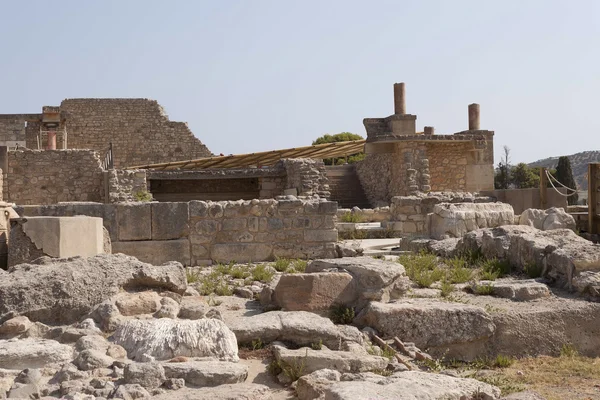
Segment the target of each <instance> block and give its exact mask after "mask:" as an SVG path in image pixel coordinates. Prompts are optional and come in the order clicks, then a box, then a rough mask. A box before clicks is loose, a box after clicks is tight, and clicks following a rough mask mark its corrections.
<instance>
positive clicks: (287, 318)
mask: <svg viewBox="0 0 600 400" xmlns="http://www.w3.org/2000/svg"><path fill="white" fill-rule="evenodd" d="M228 326H229V327H230V328H231V330H232V331H233V332H234V333H235V336H236V337H237V340H238V342H239V343H242V344H246V343H251V342H252V341H253V340H255V339H259V338H260V339H261V340H262V342H263V343H271V342H274V341H276V340H285V341H286V342H290V343H294V344H296V345H299V346H303V345H305V346H309V345H310V344H311V343H313V342H314V341H315V339H316V340H317V341H318V340H319V339H321V340H322V341H323V344H324V345H326V346H327V347H329V348H331V349H337V348H338V346H339V343H340V340H341V341H346V340H347V341H353V342H357V343H362V342H363V337H362V334H361V333H360V331H359V330H358V329H356V328H355V327H353V326H345V325H334V324H333V322H331V320H330V319H329V318H324V317H320V316H318V315H316V314H313V313H310V312H306V311H290V312H284V311H271V312H266V313H263V314H258V315H255V316H252V317H244V318H237V319H235V320H233V321H230V322H229V323H228Z"/></svg>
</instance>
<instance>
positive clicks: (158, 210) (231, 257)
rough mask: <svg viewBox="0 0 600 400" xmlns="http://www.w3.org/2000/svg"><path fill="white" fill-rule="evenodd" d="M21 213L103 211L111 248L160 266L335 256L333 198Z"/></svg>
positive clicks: (47, 209) (27, 209) (27, 212)
mask: <svg viewBox="0 0 600 400" xmlns="http://www.w3.org/2000/svg"><path fill="white" fill-rule="evenodd" d="M16 211H17V212H18V213H19V215H21V216H25V217H27V216H75V215H86V216H90V217H101V218H102V219H103V221H104V227H105V228H106V229H107V230H108V232H109V235H110V238H111V241H112V249H113V253H118V252H122V253H125V254H129V255H132V256H135V257H137V258H139V259H140V260H142V261H147V262H152V263H153V264H160V263H162V262H167V261H171V260H175V261H179V262H181V263H183V264H185V265H198V264H206V263H209V262H211V261H215V262H229V261H238V262H251V261H267V260H273V259H274V258H275V257H290V258H331V257H335V254H336V253H335V243H336V241H337V238H338V236H337V230H336V229H335V215H336V211H337V203H335V202H329V201H323V200H300V199H297V198H289V199H287V198H286V199H282V200H273V199H269V200H251V201H219V202H204V201H190V202H179V203H159V202H152V203H120V204H97V203H66V204H53V205H42V206H18V207H17V208H16Z"/></svg>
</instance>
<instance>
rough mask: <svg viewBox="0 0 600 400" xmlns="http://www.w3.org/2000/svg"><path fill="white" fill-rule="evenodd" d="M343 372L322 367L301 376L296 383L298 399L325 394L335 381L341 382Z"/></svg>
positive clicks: (307, 399) (313, 397) (310, 399)
mask: <svg viewBox="0 0 600 400" xmlns="http://www.w3.org/2000/svg"><path fill="white" fill-rule="evenodd" d="M341 376H342V374H341V373H339V372H338V371H335V370H332V369H320V370H318V371H315V372H312V373H310V374H307V375H304V376H301V377H300V379H298V381H297V382H298V383H297V385H296V394H297V396H298V400H312V399H317V398H319V396H322V395H324V394H325V389H327V388H328V387H329V386H330V385H331V384H332V383H333V382H339V381H340V378H341Z"/></svg>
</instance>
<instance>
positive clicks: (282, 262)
mask: <svg viewBox="0 0 600 400" xmlns="http://www.w3.org/2000/svg"><path fill="white" fill-rule="evenodd" d="M291 263H292V260H290V259H287V258H279V257H277V258H276V259H275V262H274V263H272V264H271V265H272V266H273V268H275V270H277V271H278V272H285V271H287V269H288V268H289V267H290V264H291Z"/></svg>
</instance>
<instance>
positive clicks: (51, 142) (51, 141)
mask: <svg viewBox="0 0 600 400" xmlns="http://www.w3.org/2000/svg"><path fill="white" fill-rule="evenodd" d="M46 150H56V131H48V144H47V146H46Z"/></svg>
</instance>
